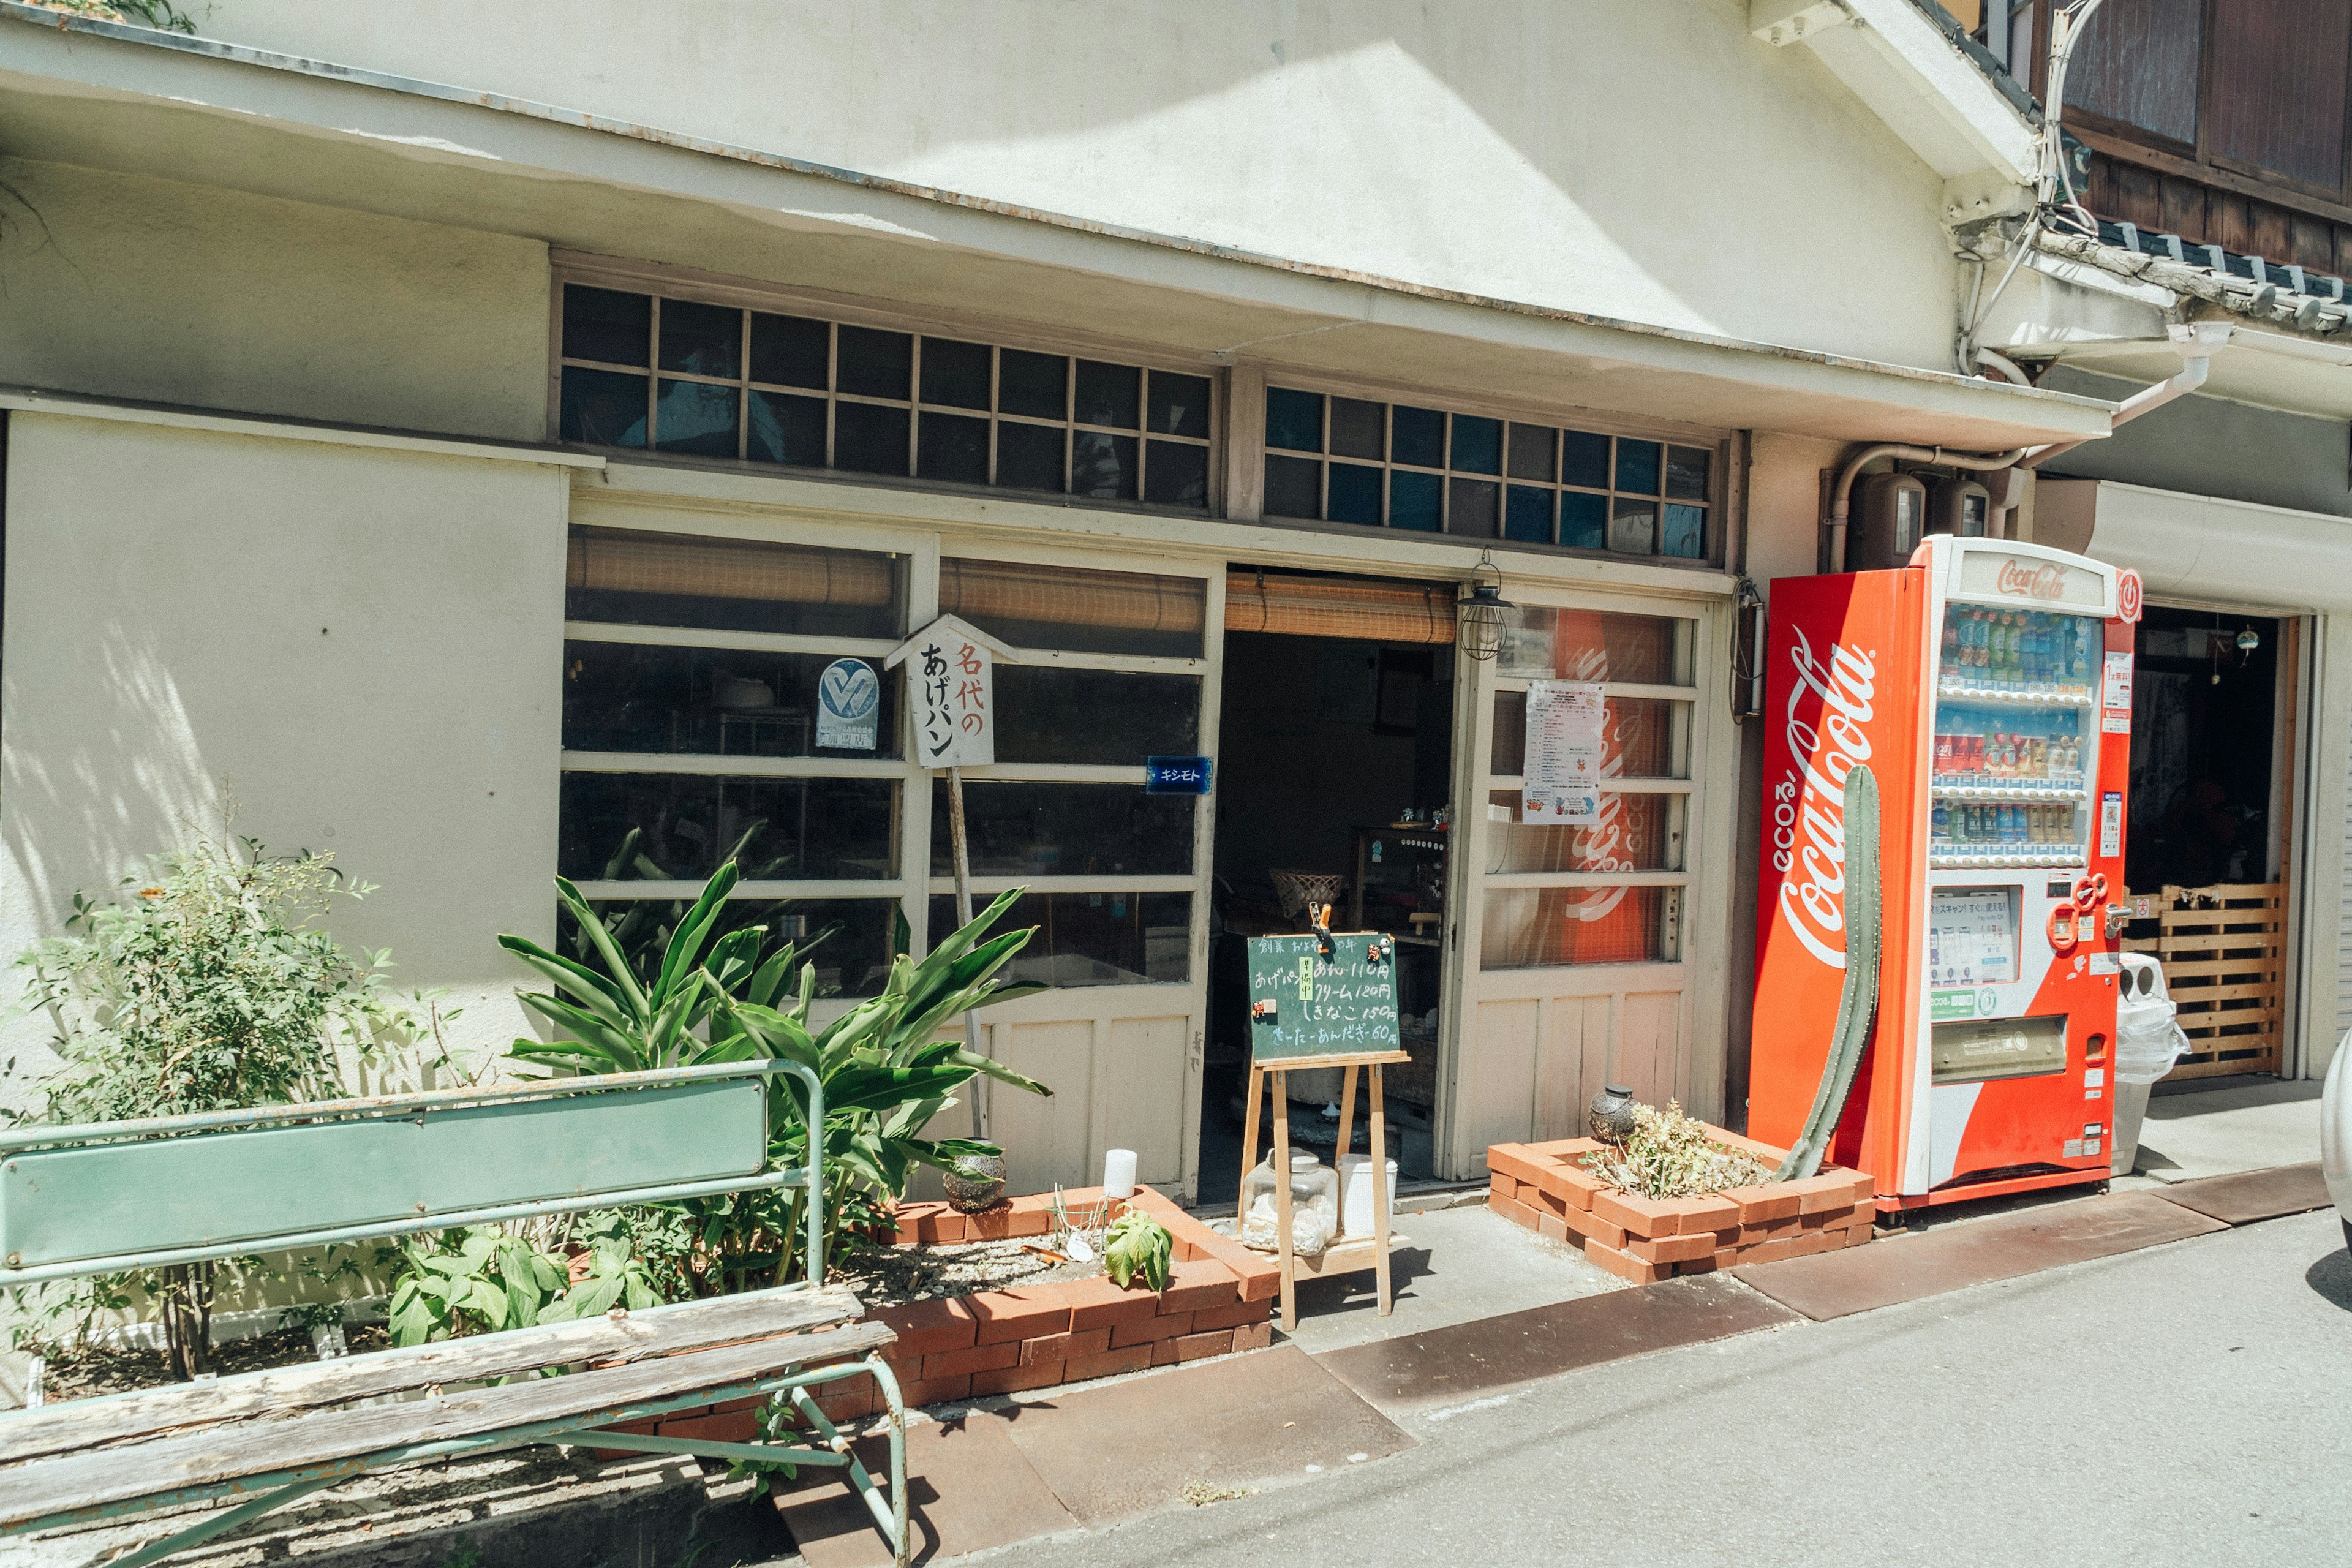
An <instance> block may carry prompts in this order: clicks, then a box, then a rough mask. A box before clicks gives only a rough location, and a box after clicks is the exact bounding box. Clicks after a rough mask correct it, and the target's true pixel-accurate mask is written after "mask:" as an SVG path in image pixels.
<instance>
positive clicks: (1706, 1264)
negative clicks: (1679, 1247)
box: [1675, 1252, 1722, 1279]
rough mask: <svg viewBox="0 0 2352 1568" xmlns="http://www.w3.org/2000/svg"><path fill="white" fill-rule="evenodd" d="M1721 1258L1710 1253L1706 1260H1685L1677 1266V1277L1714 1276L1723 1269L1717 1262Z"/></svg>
mask: <svg viewBox="0 0 2352 1568" xmlns="http://www.w3.org/2000/svg"><path fill="white" fill-rule="evenodd" d="M1719 1256H1720V1255H1719V1254H1717V1253H1713V1252H1710V1253H1708V1254H1707V1255H1706V1257H1705V1258H1684V1259H1683V1260H1682V1261H1681V1262H1679V1263H1677V1264H1675V1278H1676V1279H1680V1278H1681V1277H1682V1276H1683V1275H1685V1274H1712V1273H1714V1272H1715V1271H1716V1270H1717V1268H1721V1267H1722V1265H1721V1264H1719V1263H1717V1261H1716V1259H1717V1257H1719Z"/></svg>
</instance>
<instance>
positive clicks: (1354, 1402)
mask: <svg viewBox="0 0 2352 1568" xmlns="http://www.w3.org/2000/svg"><path fill="white" fill-rule="evenodd" d="M1005 1414H1006V1415H1007V1416H1008V1417H1009V1420H1008V1423H1007V1424H1008V1426H1010V1427H1011V1430H1012V1436H1013V1443H1014V1444H1015V1445H1016V1446H1018V1447H1019V1448H1020V1450H1021V1452H1022V1453H1023V1454H1024V1455H1025V1456H1027V1458H1028V1460H1029V1462H1030V1463H1031V1464H1032V1465H1034V1466H1035V1467H1036V1470H1037V1473H1038V1474H1039V1475H1041V1476H1043V1477H1044V1478H1045V1483H1046V1484H1047V1485H1048V1486H1050V1487H1052V1488H1053V1489H1054V1491H1055V1495H1057V1496H1058V1497H1059V1498H1060V1499H1061V1500H1062V1502H1063V1504H1064V1505H1065V1506H1066V1507H1067V1508H1068V1509H1069V1510H1070V1512H1071V1513H1073V1514H1075V1515H1076V1517H1077V1520H1078V1521H1079V1522H1080V1523H1081V1524H1087V1525H1101V1524H1108V1523H1111V1522H1114V1521H1118V1520H1122V1519H1129V1518H1132V1517H1133V1516H1135V1515H1137V1514H1139V1513H1148V1512H1150V1511H1151V1510H1154V1509H1158V1508H1164V1507H1166V1506H1168V1505H1169V1504H1171V1503H1173V1502H1176V1501H1177V1500H1179V1499H1180V1498H1181V1495H1182V1493H1183V1489H1184V1487H1185V1485H1186V1484H1187V1483H1188V1482H1193V1481H1199V1482H1204V1483H1206V1484H1207V1485H1209V1486H1213V1487H1244V1486H1247V1485H1249V1484H1250V1483H1252V1482H1255V1481H1263V1480H1265V1479H1269V1478H1276V1477H1287V1476H1297V1475H1300V1474H1303V1473H1305V1471H1306V1469H1307V1467H1308V1466H1310V1465H1316V1466H1320V1467H1322V1468H1324V1469H1325V1470H1338V1469H1344V1468H1347V1467H1348V1465H1349V1464H1350V1463H1359V1464H1360V1463H1364V1462H1367V1461H1369V1460H1371V1459H1378V1458H1385V1457H1386V1456H1388V1455H1390V1454H1394V1453H1398V1452H1400V1451H1402V1450H1403V1449H1406V1448H1410V1447H1413V1446H1414V1442H1415V1439H1414V1438H1413V1437H1412V1436H1410V1435H1408V1434H1407V1433H1406V1432H1404V1431H1403V1430H1402V1428H1400V1427H1398V1426H1396V1425H1395V1424H1394V1423H1392V1422H1391V1421H1390V1420H1389V1418H1388V1417H1387V1416H1385V1415H1381V1413H1380V1412H1379V1411H1377V1410H1375V1409H1373V1408H1372V1407H1371V1406H1370V1405H1367V1404H1366V1403H1364V1401H1363V1400H1362V1399H1361V1398H1360V1397H1358V1395H1357V1394H1356V1392H1355V1391H1354V1390H1353V1389H1350V1388H1349V1386H1348V1385H1347V1384H1344V1383H1342V1382H1341V1381H1340V1380H1339V1379H1338V1378H1336V1377H1334V1376H1332V1375H1331V1373H1330V1372H1329V1371H1328V1370H1327V1369H1326V1368H1324V1367H1323V1366H1322V1365H1320V1364H1319V1363H1318V1362H1317V1361H1316V1360H1315V1358H1314V1357H1312V1356H1309V1355H1308V1354H1307V1353H1306V1352H1304V1351H1300V1350H1297V1349H1296V1348H1293V1347H1291V1346H1287V1345H1277V1346H1276V1347H1275V1348H1274V1349H1272V1350H1268V1351H1259V1352H1254V1353H1251V1354H1247V1355H1238V1356H1227V1357H1224V1358H1222V1359H1220V1360H1215V1361H1205V1362H1202V1363H1198V1364H1197V1365H1193V1366H1189V1367H1184V1368H1181V1369H1180V1370H1177V1371H1173V1372H1168V1373H1160V1374H1159V1375H1157V1376H1152V1377H1139V1378H1134V1379H1131V1380H1129V1381H1128V1382H1125V1383H1118V1384H1107V1385H1105V1386H1102V1387H1099V1388H1090V1389H1082V1390H1080V1391H1079V1392H1077V1393H1076V1394H1066V1395H1060V1396H1055V1397H1051V1398H1045V1399H1032V1400H1029V1401H1026V1402H1024V1403H1023V1404H1022V1405H1019V1406H1017V1407H1016V1408H1014V1409H1013V1410H1011V1411H1007V1412H1006V1413H1005ZM1359 1456H1361V1458H1359Z"/></svg>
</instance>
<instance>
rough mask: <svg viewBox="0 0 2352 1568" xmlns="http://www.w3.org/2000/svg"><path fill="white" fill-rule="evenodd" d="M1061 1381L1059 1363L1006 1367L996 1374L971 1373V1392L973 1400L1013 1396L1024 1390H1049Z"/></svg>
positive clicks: (1060, 1364) (1060, 1365)
mask: <svg viewBox="0 0 2352 1568" xmlns="http://www.w3.org/2000/svg"><path fill="white" fill-rule="evenodd" d="M1061 1381H1062V1363H1060V1362H1049V1363H1046V1364H1045V1365H1043V1366H1008V1367H1005V1368H1003V1370H1001V1371H998V1372H977V1373H972V1377H971V1392H972V1394H973V1396H974V1397H975V1398H977V1397H978V1396H980V1395H982V1394H1015V1393H1018V1392H1019V1391H1020V1390H1022V1389H1024V1388H1051V1387H1052V1386H1053V1385H1054V1384H1057V1383H1059V1382H1061Z"/></svg>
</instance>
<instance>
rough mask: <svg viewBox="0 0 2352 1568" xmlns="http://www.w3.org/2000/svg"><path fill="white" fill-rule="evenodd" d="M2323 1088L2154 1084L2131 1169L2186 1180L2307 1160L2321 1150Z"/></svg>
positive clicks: (2296, 1082)
mask: <svg viewBox="0 0 2352 1568" xmlns="http://www.w3.org/2000/svg"><path fill="white" fill-rule="evenodd" d="M2190 1081H2191V1082H2195V1081H2196V1080H2194V1079H2191V1080H2190ZM2323 1087H2325V1086H2323V1085H2322V1084H2320V1083H2318V1082H2317V1081H2315V1080H2313V1079H2239V1080H2235V1081H2232V1082H2231V1083H2230V1084H2228V1086H2227V1087H2224V1088H2221V1089H2181V1088H2180V1087H2179V1086H2176V1085H2173V1084H2169V1083H2159V1084H2158V1085H2157V1086H2156V1089H2157V1092H2156V1094H2155V1096H2154V1097H2153V1098H2152V1099H2150V1100H2149V1101H2148V1105H2147V1121H2145V1122H2143V1123H2142V1124H2141V1125H2140V1130H2139V1154H2138V1158H2137V1162H2136V1163H2135V1167H2134V1168H2135V1169H2137V1170H2138V1171H2141V1172H2144V1173H2147V1174H2148V1175H2150V1176H2153V1177H2154V1178H2156V1179H2157V1180H2158V1181H2159V1182H2189V1181H2195V1180H2197V1179H2198V1178H2199V1177H2201V1176H2221V1175H2228V1174H2230V1173H2233V1172H2238V1171H2261V1170H2267V1169H2269V1168H2271V1167H2273V1166H2275V1165H2292V1164H2296V1163H2301V1162H2303V1161H2305V1160H2308V1159H2310V1158H2311V1156H2312V1155H2313V1154H2314V1153H2315V1152H2318V1149H2319V1095H2320V1090H2321V1089H2322V1088H2323Z"/></svg>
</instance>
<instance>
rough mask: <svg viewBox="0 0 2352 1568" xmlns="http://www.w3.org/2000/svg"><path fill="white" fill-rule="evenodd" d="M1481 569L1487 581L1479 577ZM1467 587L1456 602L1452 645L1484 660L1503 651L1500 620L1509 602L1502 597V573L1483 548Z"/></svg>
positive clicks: (1508, 609)
mask: <svg viewBox="0 0 2352 1568" xmlns="http://www.w3.org/2000/svg"><path fill="white" fill-rule="evenodd" d="M1482 572H1483V573H1485V574H1486V577H1487V579H1489V580H1488V581H1484V582H1482V581H1480V580H1479V575H1478V574H1480V573H1482ZM1469 589H1470V591H1469V592H1468V593H1466V594H1465V595H1462V597H1461V599H1460V601H1459V605H1460V608H1459V610H1458V612H1457V613H1458V615H1459V616H1460V621H1459V625H1458V626H1457V628H1456V630H1455V632H1454V646H1455V647H1458V648H1460V649H1461V650H1462V651H1463V652H1464V653H1465V654H1467V655H1468V656H1469V657H1470V658H1475V659H1477V660H1479V661H1480V662H1481V663H1484V662H1485V661H1486V660H1487V659H1490V658H1494V657H1495V656H1496V654H1498V653H1500V652H1502V651H1503V621H1504V617H1505V616H1506V615H1507V613H1508V612H1509V611H1510V609H1511V605H1510V603H1509V602H1508V601H1507V600H1506V599H1505V598H1504V597H1503V574H1501V573H1500V572H1498V571H1496V569H1495V562H1494V558H1493V557H1492V556H1491V555H1489V554H1487V553H1486V552H1483V551H1482V552H1479V556H1478V564H1477V565H1476V566H1475V567H1473V568H1472V569H1471V574H1470V582H1469Z"/></svg>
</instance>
